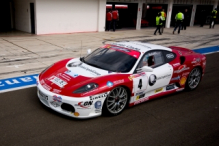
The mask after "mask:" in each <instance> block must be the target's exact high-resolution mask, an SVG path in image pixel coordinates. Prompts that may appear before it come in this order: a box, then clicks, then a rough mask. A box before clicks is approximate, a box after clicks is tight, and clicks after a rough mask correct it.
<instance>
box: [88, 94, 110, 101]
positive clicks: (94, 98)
mask: <svg viewBox="0 0 219 146" xmlns="http://www.w3.org/2000/svg"><path fill="white" fill-rule="evenodd" d="M107 95H108V93H103V94H99V95H95V96H90V100H96V99H100V98H105V97H107Z"/></svg>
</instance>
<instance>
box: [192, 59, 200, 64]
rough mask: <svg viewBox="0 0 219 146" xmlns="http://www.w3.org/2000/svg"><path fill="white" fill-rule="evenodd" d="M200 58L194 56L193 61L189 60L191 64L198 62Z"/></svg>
mask: <svg viewBox="0 0 219 146" xmlns="http://www.w3.org/2000/svg"><path fill="white" fill-rule="evenodd" d="M200 62H201V59H200V58H194V59H193V61H192V62H191V63H192V64H196V63H200Z"/></svg>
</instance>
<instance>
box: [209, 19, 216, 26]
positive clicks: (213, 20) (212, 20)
mask: <svg viewBox="0 0 219 146" xmlns="http://www.w3.org/2000/svg"><path fill="white" fill-rule="evenodd" d="M215 20H216V18H211V21H210V26H209V28H211V23H212V22H214V25H215ZM214 25H213V26H212V28H214Z"/></svg>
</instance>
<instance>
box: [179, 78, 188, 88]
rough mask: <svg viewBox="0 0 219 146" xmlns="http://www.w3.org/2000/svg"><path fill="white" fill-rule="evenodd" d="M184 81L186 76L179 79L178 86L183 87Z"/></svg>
mask: <svg viewBox="0 0 219 146" xmlns="http://www.w3.org/2000/svg"><path fill="white" fill-rule="evenodd" d="M186 79H187V78H186V76H183V77H182V78H181V79H180V81H179V84H180V85H181V86H183V85H185V83H186Z"/></svg>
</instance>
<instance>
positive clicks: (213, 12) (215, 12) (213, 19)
mask: <svg viewBox="0 0 219 146" xmlns="http://www.w3.org/2000/svg"><path fill="white" fill-rule="evenodd" d="M216 17H217V8H215V9H214V10H213V11H212V12H211V21H210V26H209V28H211V26H212V23H213V26H212V28H214V25H215V20H216Z"/></svg>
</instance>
